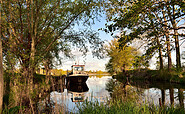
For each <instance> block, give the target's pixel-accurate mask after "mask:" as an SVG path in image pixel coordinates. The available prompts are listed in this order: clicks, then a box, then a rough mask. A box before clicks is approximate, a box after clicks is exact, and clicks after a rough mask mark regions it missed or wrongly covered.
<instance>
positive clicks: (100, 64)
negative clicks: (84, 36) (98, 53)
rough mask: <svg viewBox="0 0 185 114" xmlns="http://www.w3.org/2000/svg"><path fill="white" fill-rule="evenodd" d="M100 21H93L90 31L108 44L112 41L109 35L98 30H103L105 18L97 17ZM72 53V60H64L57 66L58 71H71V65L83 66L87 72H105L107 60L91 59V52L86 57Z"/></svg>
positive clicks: (78, 53)
mask: <svg viewBox="0 0 185 114" xmlns="http://www.w3.org/2000/svg"><path fill="white" fill-rule="evenodd" d="M99 20H100V21H95V24H94V25H93V26H92V29H93V30H95V31H97V32H98V33H99V37H100V39H101V40H103V41H105V42H109V41H111V40H112V39H113V37H112V36H111V35H110V34H107V33H105V32H104V31H101V30H99V31H98V29H100V28H105V23H106V19H105V16H103V17H99ZM72 53H73V54H74V55H75V57H74V59H67V60H64V61H63V63H62V65H61V66H58V67H57V68H58V69H63V70H71V65H73V64H75V63H76V64H84V65H85V70H87V71H89V70H91V71H98V70H101V71H105V64H106V63H108V60H109V58H103V59H98V58H97V57H93V56H92V54H91V52H88V53H87V56H86V57H83V56H82V53H80V52H78V51H77V50H73V51H72Z"/></svg>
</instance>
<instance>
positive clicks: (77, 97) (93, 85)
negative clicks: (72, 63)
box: [47, 76, 112, 112]
mask: <svg viewBox="0 0 185 114" xmlns="http://www.w3.org/2000/svg"><path fill="white" fill-rule="evenodd" d="M111 78H112V77H111V76H105V77H96V76H91V77H89V78H88V80H87V81H86V83H66V85H65V86H64V85H63V91H60V90H61V87H60V89H59V88H55V87H58V86H55V87H54V88H53V89H52V90H53V91H51V93H50V96H49V97H50V98H49V99H50V102H51V104H54V105H53V107H56V106H58V107H60V108H61V107H63V109H66V111H69V112H76V111H77V110H78V109H77V105H80V104H81V103H82V102H84V101H85V100H87V101H92V102H94V101H97V100H98V101H99V102H103V103H104V102H106V101H107V99H108V98H109V92H108V91H107V90H106V89H105V87H106V83H107V82H108V81H109V80H110V79H111ZM58 85H59V84H58ZM60 85H61V84H60ZM47 99H48V98H47Z"/></svg>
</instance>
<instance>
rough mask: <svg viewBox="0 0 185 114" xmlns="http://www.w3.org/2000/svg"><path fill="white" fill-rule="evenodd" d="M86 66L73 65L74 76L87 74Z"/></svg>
mask: <svg viewBox="0 0 185 114" xmlns="http://www.w3.org/2000/svg"><path fill="white" fill-rule="evenodd" d="M84 67H85V65H72V66H71V69H72V74H85V71H84V70H85V69H84Z"/></svg>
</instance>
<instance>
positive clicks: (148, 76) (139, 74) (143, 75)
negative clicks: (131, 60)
mask: <svg viewBox="0 0 185 114" xmlns="http://www.w3.org/2000/svg"><path fill="white" fill-rule="evenodd" d="M126 76H127V77H129V78H130V79H131V80H147V81H162V82H171V83H179V84H184V83H185V72H184V71H182V72H177V71H175V70H174V71H171V72H169V71H168V70H161V71H160V70H149V69H140V70H128V71H126V73H119V74H118V75H114V77H116V78H118V79H126Z"/></svg>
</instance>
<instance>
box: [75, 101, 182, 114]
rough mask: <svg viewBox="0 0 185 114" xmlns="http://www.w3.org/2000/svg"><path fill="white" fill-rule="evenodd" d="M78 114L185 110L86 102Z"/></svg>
mask: <svg viewBox="0 0 185 114" xmlns="http://www.w3.org/2000/svg"><path fill="white" fill-rule="evenodd" d="M78 108H79V112H78V114H184V113H185V110H184V108H173V107H159V106H155V105H149V104H146V103H145V104H136V103H135V102H129V101H126V102H122V101H120V100H119V101H117V102H114V103H113V102H111V103H109V104H107V105H103V104H101V103H98V102H88V101H86V102H84V103H83V104H82V105H81V106H79V107H78Z"/></svg>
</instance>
